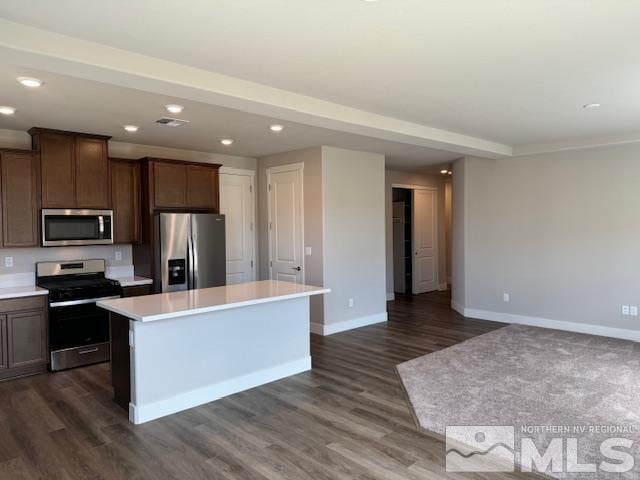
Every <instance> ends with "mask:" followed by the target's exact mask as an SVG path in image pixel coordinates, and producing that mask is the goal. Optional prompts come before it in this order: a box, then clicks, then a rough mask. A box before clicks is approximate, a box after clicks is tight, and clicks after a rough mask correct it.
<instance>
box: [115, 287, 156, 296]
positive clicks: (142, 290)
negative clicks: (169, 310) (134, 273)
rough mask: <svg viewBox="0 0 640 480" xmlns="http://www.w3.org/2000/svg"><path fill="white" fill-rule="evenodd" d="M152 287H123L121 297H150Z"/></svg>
mask: <svg viewBox="0 0 640 480" xmlns="http://www.w3.org/2000/svg"><path fill="white" fill-rule="evenodd" d="M152 288H153V285H135V286H132V287H124V288H123V289H122V296H123V297H141V296H143V295H151V290H152Z"/></svg>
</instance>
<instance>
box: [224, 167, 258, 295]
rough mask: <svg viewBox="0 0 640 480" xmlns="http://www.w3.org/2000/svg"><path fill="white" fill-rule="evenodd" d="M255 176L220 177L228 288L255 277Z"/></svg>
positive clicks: (227, 174) (234, 175) (232, 175)
mask: <svg viewBox="0 0 640 480" xmlns="http://www.w3.org/2000/svg"><path fill="white" fill-rule="evenodd" d="M253 181H254V177H253V175H250V174H241V173H238V174H236V173H221V174H220V213H223V214H224V215H225V217H226V218H225V227H226V228H225V232H226V234H225V235H226V252H227V285H232V284H234V283H244V282H251V281H253V280H255V279H256V276H255V229H254V198H253V195H254V193H253V192H254V188H253Z"/></svg>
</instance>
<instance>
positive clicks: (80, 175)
mask: <svg viewBox="0 0 640 480" xmlns="http://www.w3.org/2000/svg"><path fill="white" fill-rule="evenodd" d="M29 133H30V134H31V136H32V138H33V148H34V149H35V150H38V151H39V152H40V165H41V167H40V168H41V176H42V208H94V209H108V208H110V204H111V201H110V199H111V189H110V175H109V158H108V153H107V142H108V140H109V138H111V137H105V136H103V135H89V134H84V133H75V132H64V131H60V130H49V129H45V128H32V129H31V130H29Z"/></svg>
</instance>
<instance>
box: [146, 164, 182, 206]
mask: <svg viewBox="0 0 640 480" xmlns="http://www.w3.org/2000/svg"><path fill="white" fill-rule="evenodd" d="M153 175H154V179H155V182H154V191H155V206H156V208H184V207H186V206H187V188H188V187H187V168H186V166H185V165H180V164H176V163H165V162H153Z"/></svg>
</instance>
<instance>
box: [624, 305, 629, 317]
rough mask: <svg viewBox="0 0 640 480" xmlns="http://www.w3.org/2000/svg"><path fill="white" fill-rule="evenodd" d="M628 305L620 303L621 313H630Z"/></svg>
mask: <svg viewBox="0 0 640 480" xmlns="http://www.w3.org/2000/svg"><path fill="white" fill-rule="evenodd" d="M629 312H630V308H629V305H622V315H630V313H629Z"/></svg>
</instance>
